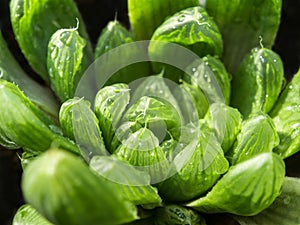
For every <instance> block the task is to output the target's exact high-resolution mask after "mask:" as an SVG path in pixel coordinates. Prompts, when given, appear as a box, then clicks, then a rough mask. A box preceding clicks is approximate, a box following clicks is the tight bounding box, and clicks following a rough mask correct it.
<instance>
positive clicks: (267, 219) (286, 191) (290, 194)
mask: <svg viewBox="0 0 300 225" xmlns="http://www.w3.org/2000/svg"><path fill="white" fill-rule="evenodd" d="M299 186H300V179H299V178H293V177H285V179H284V182H283V185H282V192H281V194H280V195H279V196H278V198H277V199H276V200H275V201H274V203H273V204H272V205H271V206H270V207H269V208H267V209H266V210H264V211H262V212H261V213H259V214H258V215H256V216H251V217H241V216H234V218H235V219H236V220H237V221H238V222H239V223H240V224H241V225H269V224H272V225H282V224H288V225H298V224H300V217H299V208H300V191H299Z"/></svg>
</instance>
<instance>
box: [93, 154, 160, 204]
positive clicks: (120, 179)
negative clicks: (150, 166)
mask: <svg viewBox="0 0 300 225" xmlns="http://www.w3.org/2000/svg"><path fill="white" fill-rule="evenodd" d="M90 168H91V169H92V170H93V171H95V172H96V173H97V174H98V175H99V176H102V177H104V178H106V179H108V180H109V181H111V182H113V185H114V186H115V187H116V188H117V189H118V190H119V193H120V194H121V195H123V196H124V198H126V199H128V200H129V201H130V202H132V203H134V204H135V205H146V207H147V206H148V207H151V208H153V207H155V206H159V205H160V204H161V199H160V197H159V195H158V193H157V190H156V188H154V187H152V186H151V185H150V176H149V174H147V173H145V172H143V171H139V170H137V169H135V168H134V167H133V166H132V165H130V164H129V163H127V162H125V161H121V160H119V159H117V158H115V157H111V156H95V157H93V158H92V160H91V162H90Z"/></svg>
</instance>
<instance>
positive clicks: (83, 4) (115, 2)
mask: <svg viewBox="0 0 300 225" xmlns="http://www.w3.org/2000/svg"><path fill="white" fill-rule="evenodd" d="M76 2H77V4H78V7H79V10H80V12H81V13H82V16H83V19H84V21H85V22H86V26H87V29H88V32H89V34H90V38H91V40H92V42H93V44H94V45H95V43H96V41H97V38H98V36H99V34H100V32H101V29H102V28H103V27H104V26H105V25H106V24H107V23H108V21H110V20H113V19H114V18H115V17H117V18H118V20H119V21H121V22H122V23H123V25H125V26H126V27H129V22H128V14H127V5H126V3H127V0H77V1H76ZM8 4H9V0H1V2H0V28H1V30H2V33H3V36H4V38H5V39H6V40H7V42H8V45H9V47H10V49H11V51H12V53H13V54H14V55H15V57H16V58H17V59H18V61H19V62H20V64H21V65H22V67H23V68H24V69H25V71H26V72H27V73H28V74H30V75H32V76H34V77H36V76H35V75H34V72H33V71H32V70H31V69H30V67H29V66H28V65H27V63H26V60H25V59H24V58H23V56H22V54H21V53H20V51H19V49H18V46H17V44H16V42H15V40H14V36H13V33H12V30H11V25H10V21H9V8H8ZM299 13H300V0H283V10H282V19H281V24H280V28H279V32H278V35H277V38H276V42H275V45H274V48H273V50H274V51H276V52H277V53H278V54H279V55H280V56H281V58H282V61H283V63H284V68H285V76H286V78H287V79H288V80H289V79H290V78H291V77H292V76H293V74H295V73H296V72H297V70H298V69H299V67H300V20H299V17H298V15H299ZM0 51H1V49H0ZM37 79H38V78H37ZM0 104H1V103H0ZM0 113H1V112H0ZM0 116H1V114H0ZM20 153H21V152H20V151H17V152H16V151H9V150H6V149H4V148H2V147H1V146H0V225H9V224H11V219H12V217H13V215H14V213H15V211H16V210H17V208H18V207H19V206H20V205H22V204H23V198H22V194H21V190H20V180H21V172H22V169H21V167H20V161H19V158H18V154H20ZM299 162H300V153H299V154H296V155H295V156H293V157H291V158H289V159H287V160H286V164H287V175H288V176H298V177H300V169H299V166H298V165H299ZM208 220H209V221H210V224H219V222H220V220H222V224H225V223H226V222H225V220H224V217H222V218H221V219H220V218H219V216H213V217H210V218H208ZM226 224H228V225H229V224H232V225H233V224H235V223H233V222H230V221H228V222H227V223H226Z"/></svg>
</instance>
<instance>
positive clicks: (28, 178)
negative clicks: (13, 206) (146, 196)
mask: <svg viewBox="0 0 300 225" xmlns="http://www.w3.org/2000/svg"><path fill="white" fill-rule="evenodd" d="M22 190H23V193H24V197H25V200H26V202H28V203H29V204H31V205H32V206H33V207H34V208H36V209H37V210H38V211H39V212H40V213H41V214H42V215H44V216H45V217H46V218H47V219H49V220H50V221H51V222H53V223H54V224H74V225H81V224H82V225H83V224H85V225H86V224H99V221H101V224H103V225H112V224H122V223H126V222H130V221H133V220H135V219H137V218H138V217H137V209H136V207H135V206H134V205H133V204H132V203H130V202H129V201H127V200H126V199H124V198H123V196H122V195H120V193H119V191H118V189H117V188H116V187H114V186H113V185H112V184H111V183H109V182H107V180H105V179H103V178H101V177H99V176H97V175H96V174H94V173H93V172H92V171H91V170H90V169H89V167H88V166H87V165H86V164H85V163H84V162H83V161H82V159H80V158H77V157H75V156H74V155H72V154H70V153H68V152H64V151H62V150H58V149H51V150H49V151H47V152H46V153H44V154H43V155H41V156H39V157H38V158H37V159H36V160H35V161H33V162H32V163H31V164H29V166H28V167H27V168H26V170H25V171H24V174H23V180H22Z"/></svg>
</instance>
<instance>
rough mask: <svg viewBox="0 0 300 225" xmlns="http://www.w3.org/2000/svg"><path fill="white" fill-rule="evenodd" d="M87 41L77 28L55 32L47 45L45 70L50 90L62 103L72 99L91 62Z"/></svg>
mask: <svg viewBox="0 0 300 225" xmlns="http://www.w3.org/2000/svg"><path fill="white" fill-rule="evenodd" d="M88 50H89V49H88V48H87V41H86V40H85V39H84V38H82V37H81V36H80V35H79V33H78V31H77V28H74V29H60V30H58V31H56V32H55V33H54V34H53V35H52V37H51V39H50V41H49V44H48V57H47V68H48V73H49V78H50V84H51V88H52V90H53V91H54V92H55V94H56V95H57V96H58V97H59V99H60V100H61V101H62V102H64V101H66V100H68V99H70V98H73V97H74V94H75V90H76V87H77V84H78V83H79V81H80V78H81V77H82V75H83V73H84V71H85V70H86V69H87V67H88V65H89V64H90V62H91V58H89V56H90V55H92V52H88Z"/></svg>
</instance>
